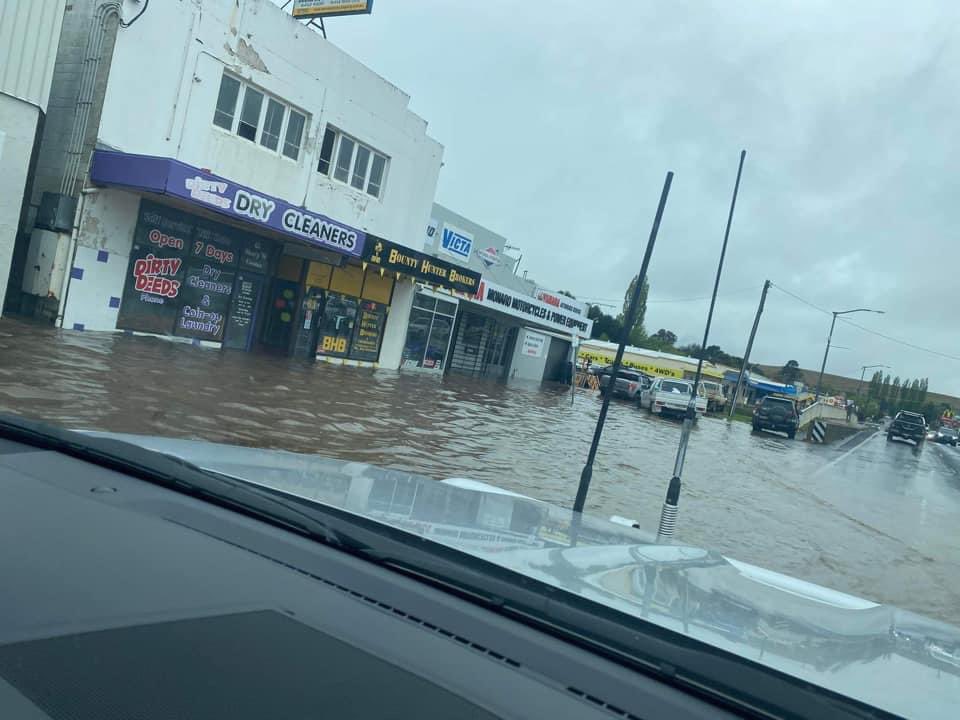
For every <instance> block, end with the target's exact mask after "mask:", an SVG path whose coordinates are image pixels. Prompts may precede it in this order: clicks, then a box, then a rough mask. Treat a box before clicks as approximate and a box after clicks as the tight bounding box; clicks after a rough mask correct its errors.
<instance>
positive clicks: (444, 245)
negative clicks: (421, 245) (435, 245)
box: [440, 227, 473, 260]
mask: <svg viewBox="0 0 960 720" xmlns="http://www.w3.org/2000/svg"><path fill="white" fill-rule="evenodd" d="M440 247H441V249H442V250H443V251H444V252H447V253H450V254H451V255H457V256H459V257H462V258H465V259H467V260H469V259H470V250H471V248H473V238H470V237H468V236H466V235H464V234H462V233H458V232H457V231H456V230H454V229H453V228H451V227H444V228H443V237H442V238H441V240H440Z"/></svg>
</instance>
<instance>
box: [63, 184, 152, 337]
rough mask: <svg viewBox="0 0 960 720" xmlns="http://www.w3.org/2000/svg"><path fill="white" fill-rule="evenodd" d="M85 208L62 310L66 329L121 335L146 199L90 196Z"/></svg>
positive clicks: (105, 193)
mask: <svg viewBox="0 0 960 720" xmlns="http://www.w3.org/2000/svg"><path fill="white" fill-rule="evenodd" d="M82 202H83V209H82V213H81V217H80V233H79V239H78V243H77V248H76V257H75V258H74V260H73V265H72V267H70V268H69V269H68V271H67V278H68V282H69V290H68V291H67V294H66V304H65V305H64V306H62V309H61V312H62V313H63V327H65V328H67V329H74V330H109V331H115V330H116V329H117V312H118V309H119V307H120V298H121V297H123V285H124V281H125V280H126V274H127V265H128V263H129V261H130V249H131V247H132V246H133V230H134V228H135V227H136V224H137V210H138V208H139V206H140V197H139V196H138V195H135V194H133V193H128V192H123V191H121V190H98V191H96V192H93V193H88V194H85V195H84V196H83V199H82Z"/></svg>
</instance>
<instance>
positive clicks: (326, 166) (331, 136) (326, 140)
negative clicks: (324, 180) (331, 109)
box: [317, 127, 337, 175]
mask: <svg viewBox="0 0 960 720" xmlns="http://www.w3.org/2000/svg"><path fill="white" fill-rule="evenodd" d="M336 141H337V131H336V130H334V129H333V128H330V127H328V128H327V130H326V132H324V133H323V144H322V145H321V146H320V162H319V163H317V172H320V173H323V174H324V175H329V174H330V159H331V158H332V157H333V144H334V143H335V142H336Z"/></svg>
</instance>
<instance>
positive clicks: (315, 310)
mask: <svg viewBox="0 0 960 720" xmlns="http://www.w3.org/2000/svg"><path fill="white" fill-rule="evenodd" d="M325 295H326V293H324V291H323V290H321V289H320V288H315V287H309V288H307V291H306V292H305V293H304V294H303V299H302V300H301V301H300V311H299V313H298V314H297V323H296V336H295V338H294V341H293V351H292V353H291V354H292V355H293V356H294V357H298V358H306V359H307V360H316V359H317V342H318V340H319V339H320V320H321V319H322V318H323V305H324V299H325Z"/></svg>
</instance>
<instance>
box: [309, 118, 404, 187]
mask: <svg viewBox="0 0 960 720" xmlns="http://www.w3.org/2000/svg"><path fill="white" fill-rule="evenodd" d="M334 155H336V162H333V159H334ZM331 164H332V165H333V177H334V179H335V180H339V181H340V182H342V183H347V184H349V185H350V186H351V187H353V188H356V189H357V190H361V191H363V192H365V193H367V194H368V195H372V196H373V197H376V198H378V197H381V196H382V194H383V184H384V180H385V175H386V172H387V164H388V158H387V156H386V155H384V154H383V153H379V152H377V151H376V150H374V149H373V148H371V147H369V146H367V145H364V144H363V143H361V142H358V141H357V140H354V139H353V138H351V137H349V136H347V135H344V134H343V133H341V132H339V131H337V130H335V129H333V128H331V127H329V126H328V127H327V129H326V130H325V131H324V133H323V143H322V144H321V146H320V160H319V162H318V163H317V172H320V173H323V174H324V175H329V174H330V167H331Z"/></svg>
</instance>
